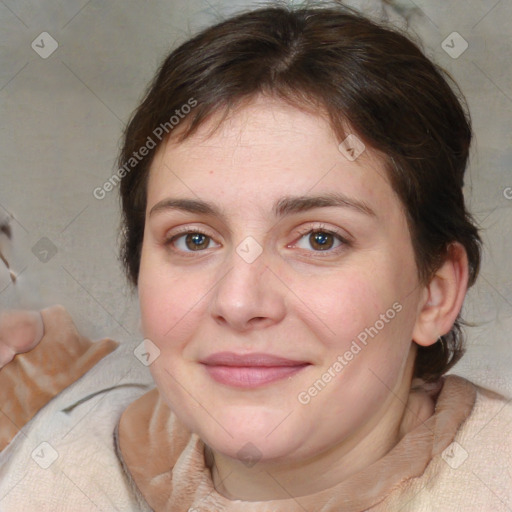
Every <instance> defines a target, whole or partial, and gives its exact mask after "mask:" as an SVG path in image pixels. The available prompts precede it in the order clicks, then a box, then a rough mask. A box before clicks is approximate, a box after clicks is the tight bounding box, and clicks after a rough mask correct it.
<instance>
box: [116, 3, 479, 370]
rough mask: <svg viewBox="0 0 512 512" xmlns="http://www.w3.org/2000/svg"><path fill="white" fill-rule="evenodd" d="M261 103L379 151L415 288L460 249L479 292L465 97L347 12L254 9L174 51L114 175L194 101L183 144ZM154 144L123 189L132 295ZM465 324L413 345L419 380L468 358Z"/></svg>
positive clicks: (391, 38)
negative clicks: (212, 122) (279, 104)
mask: <svg viewBox="0 0 512 512" xmlns="http://www.w3.org/2000/svg"><path fill="white" fill-rule="evenodd" d="M449 82H450V83H452V86H453V89H452V87H451V86H450V85H449ZM454 91H457V93H455V92H454ZM258 94H267V95H271V96H273V97H276V98H279V99H281V100H283V101H286V102H288V103H290V104H293V105H294V106H297V107H298V108H302V109H307V110H309V111H311V110H315V111H316V112H324V113H325V115H326V116H327V117H328V119H329V122H330V124H331V126H332V129H333V131H334V133H335V134H336V135H337V136H338V137H339V140H340V141H341V140H343V139H344V138H345V136H346V135H347V133H346V128H347V126H349V127H350V130H351V131H352V132H353V133H355V134H356V135H357V136H358V137H359V138H360V139H361V140H362V141H363V142H364V144H365V145H366V146H367V147H369V148H372V149H374V150H376V151H377V152H378V153H380V154H381V155H382V157H383V160H384V163H385V165H386V169H387V172H388V176H389V179H390V183H391V185H392V187H393V189H394V190H395V192H396V193H397V195H398V197H399V198H400V200H401V202H402V204H403V206H404V210H405V212H406V216H407V221H408V225H409V230H410V235H411V240H412V244H413V247H414V252H415V258H416V264H417V268H418V276H419V279H420V281H421V283H423V284H426V283H428V282H429V280H430V278H431V277H432V276H433V273H434V272H435V271H436V270H437V269H438V268H439V267H440V265H441V264H442V262H443V261H444V259H445V257H446V255H447V251H448V250H449V247H450V244H451V243H453V242H459V243H460V244H462V245H463V246H464V248H465V250H466V252H467V255H468V261H469V286H471V285H472V284H473V283H474V281H475V279H476V277H477V274H478V270H479V266H480V238H479V235H478V230H477V228H476V227H475V225H474V222H473V221H472V218H471V216H470V214H469V213H468V211H467V210H466V206H465V202H464V196H463V190H462V188H463V183H464V173H465V169H466V165H467V160H468V153H469V147H470V142H471V136H472V133H471V124H470V118H469V114H468V113H467V109H466V108H465V102H464V99H463V97H462V94H460V91H458V88H457V87H456V86H455V84H454V83H453V81H452V80H451V79H450V77H449V75H448V74H447V73H445V72H444V71H443V70H441V69H440V68H439V67H438V66H436V65H435V64H434V63H432V62H431V61H430V60H429V59H428V58H426V57H425V56H424V54H423V53H422V51H421V50H420V49H419V47H418V46H417V45H416V44H415V43H413V42H412V41H410V40H409V39H408V38H407V37H406V36H404V35H402V34H401V33H399V32H398V31H397V30H395V29H390V28H388V27H386V26H384V25H382V24H379V23H377V22H374V21H371V20H369V19H367V18H366V17H364V16H362V15H361V14H359V13H357V12H355V11H353V10H352V9H347V8H345V7H336V6H334V7H325V6H318V7H315V6H313V7H311V6H310V7H307V8H293V7H282V6H275V7H266V8H261V9H257V10H253V11H250V12H246V13H242V14H239V15H237V16H235V17H232V18H230V19H228V20H226V21H223V22H221V23H219V24H217V25H215V26H213V27H210V28H207V29H205V30H203V31H202V32H201V33H199V34H198V35H196V36H195V37H193V38H192V39H190V40H188V41H187V42H185V43H184V44H182V45H181V46H179V47H178V48H177V49H175V50H174V51H173V52H172V53H171V54H170V55H169V56H168V57H167V58H166V59H165V61H164V62H163V64H162V66H161V68H160V70H159V71H158V73H157V75H156V77H155V79H154V81H153V82H152V84H151V85H150V87H149V90H148V92H147V94H146V96H145V99H144V100H143V102H142V103H141V105H140V106H139V107H138V108H137V109H136V111H135V112H134V114H133V116H132V119H131V121H130V123H129V124H128V126H127V128H126V131H125V134H124V144H123V147H122V150H121V152H120V156H119V165H120V166H123V165H125V164H126V162H127V161H128V160H129V159H130V158H132V157H133V154H134V152H137V151H138V150H139V149H140V148H141V147H142V146H144V145H146V144H147V141H148V137H151V136H152V134H153V133H154V131H155V128H156V127H158V126H167V128H166V131H169V133H170V135H169V136H173V132H172V131H171V129H172V126H169V119H170V118H171V117H172V116H173V114H174V113H175V112H176V111H177V110H179V109H180V108H181V107H182V106H183V105H185V104H187V103H188V102H189V101H190V99H191V98H194V101H196V102H197V106H196V107H195V108H194V109H193V110H192V111H191V112H190V113H189V114H188V115H187V117H186V119H185V121H184V122H183V123H180V130H179V132H178V131H177V132H176V137H177V140H178V141H183V140H185V139H186V138H187V137H189V136H190V135H191V134H193V133H194V132H195V131H196V130H197V128H198V127H199V126H200V125H201V124H202V123H204V122H205V121H206V120H207V119H208V118H210V117H211V116H212V115H213V114H215V113H218V112H225V113H227V112H229V111H230V110H231V109H232V108H234V107H236V106H238V105H240V104H242V102H243V101H246V100H250V99H251V98H253V97H255V96H256V95H258ZM165 123H167V125H165ZM162 140H165V139H162ZM160 144H161V142H159V144H157V146H156V147H155V148H153V149H151V150H150V151H149V153H148V155H147V156H146V157H145V158H142V159H141V160H140V162H137V163H136V165H134V166H133V168H132V169H131V170H130V172H128V173H127V174H126V176H125V177H124V178H123V180H122V181H121V185H120V193H121V203H122V231H121V236H122V247H121V259H122V262H123V264H124V268H125V271H126V274H127V277H128V279H129V281H130V282H131V284H132V285H133V286H136V285H137V280H138V275H139V265H140V256H141V247H142V240H143V235H144V223H145V209H146V191H147V179H148V174H149V167H150V164H151V161H152V157H153V155H154V153H155V151H156V148H157V147H158V146H159V145H160ZM461 322H462V320H461V318H460V316H459V317H458V318H457V321H456V322H455V324H454V326H453V328H452V329H451V331H450V332H449V333H448V334H446V335H444V336H442V337H441V339H440V341H439V342H438V343H435V344H434V345H432V346H431V347H419V349H418V355H417V358H416V366H415V376H417V377H420V378H424V379H426V380H434V379H437V378H438V377H439V376H441V375H442V374H443V373H445V372H446V371H447V370H448V369H449V368H451V367H452V366H453V365H454V364H455V363H456V362H457V361H458V360H459V358H460V357H461V356H462V354H463V351H464V343H463V336H462V332H461V328H460V325H461Z"/></svg>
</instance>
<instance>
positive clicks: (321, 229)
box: [164, 225, 351, 257]
mask: <svg viewBox="0 0 512 512" xmlns="http://www.w3.org/2000/svg"><path fill="white" fill-rule="evenodd" d="M298 231H299V234H300V237H299V238H298V240H297V241H296V242H294V244H296V243H297V242H298V241H300V240H301V239H302V238H304V237H305V236H306V235H311V234H313V233H325V234H326V235H331V236H333V237H334V238H336V239H337V240H338V241H339V242H341V244H340V245H339V246H338V247H335V248H334V249H327V250H325V251H315V250H307V249H303V250H304V251H307V252H310V253H314V254H315V256H314V257H317V256H320V257H326V256H332V255H333V254H338V253H339V252H341V251H343V250H344V249H346V248H347V247H350V246H351V243H350V241H349V240H347V239H346V238H345V237H344V236H342V235H341V233H340V232H338V231H336V230H333V229H328V228H326V227H324V226H323V225H320V226H317V227H315V228H311V227H308V228H305V229H302V230H298ZM190 234H197V235H204V236H206V237H208V238H209V239H210V240H212V241H213V240H214V237H213V236H211V235H209V234H208V233H205V232H203V231H200V230H197V229H190V228H187V227H184V228H182V229H180V230H179V232H178V233H175V234H173V235H172V236H171V237H169V238H167V239H166V240H165V241H164V245H165V246H171V247H172V246H173V244H174V243H175V242H176V240H178V239H179V238H181V237H183V236H186V235H190ZM287 247H290V246H289V245H287ZM173 250H175V251H179V252H181V253H182V254H187V255H193V254H194V253H195V252H198V253H200V252H205V251H207V250H208V249H204V250H199V251H181V250H180V249H176V248H173Z"/></svg>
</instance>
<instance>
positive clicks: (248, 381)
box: [201, 352, 310, 388]
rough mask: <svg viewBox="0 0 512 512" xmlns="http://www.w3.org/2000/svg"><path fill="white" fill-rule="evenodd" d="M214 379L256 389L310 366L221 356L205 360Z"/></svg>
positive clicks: (262, 356) (271, 357) (248, 356)
mask: <svg viewBox="0 0 512 512" xmlns="http://www.w3.org/2000/svg"><path fill="white" fill-rule="evenodd" d="M201 363H202V364H203V365H204V367H205V369H206V371H207V372H208V374H209V375H210V377H211V378H212V379H214V380H215V381H217V382H219V383H221V384H225V385H228V386H233V387H238V388H256V387H260V386H264V385H265V384H270V383H272V382H276V381H279V380H282V379H285V378H287V377H291V376H293V375H295V374H296V373H298V372H300V371H301V370H303V369H304V368H306V367H307V366H309V365H310V363H309V362H307V361H296V360H292V359H287V358H284V357H280V356H275V355H272V354H262V353H254V354H235V353H233V352H219V353H217V354H213V355H211V356H209V357H207V358H206V359H204V360H202V361H201Z"/></svg>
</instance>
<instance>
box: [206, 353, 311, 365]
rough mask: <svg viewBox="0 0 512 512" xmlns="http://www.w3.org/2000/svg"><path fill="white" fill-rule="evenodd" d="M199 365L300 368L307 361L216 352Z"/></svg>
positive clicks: (270, 355) (262, 355)
mask: <svg viewBox="0 0 512 512" xmlns="http://www.w3.org/2000/svg"><path fill="white" fill-rule="evenodd" d="M201 363H203V364H206V365H209V366H261V367H274V366H302V365H305V364H309V363H308V362H307V361H297V360H292V359H287V358H285V357H280V356H275V355H272V354H262V353H253V354H235V353H234V352H218V353H216V354H212V355H211V356H208V357H207V358H206V359H203V360H201Z"/></svg>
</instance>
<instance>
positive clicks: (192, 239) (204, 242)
mask: <svg viewBox="0 0 512 512" xmlns="http://www.w3.org/2000/svg"><path fill="white" fill-rule="evenodd" d="M185 245H186V246H187V249H189V250H191V251H200V250H201V249H207V248H208V246H209V245H210V237H209V236H207V235H203V234H202V233H188V234H187V235H186V236H185Z"/></svg>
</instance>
